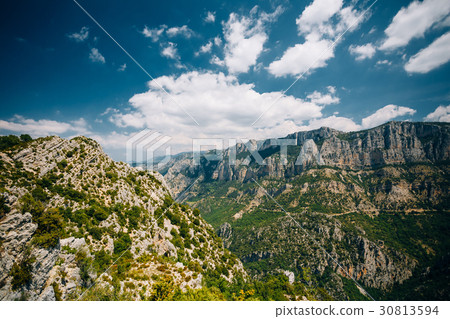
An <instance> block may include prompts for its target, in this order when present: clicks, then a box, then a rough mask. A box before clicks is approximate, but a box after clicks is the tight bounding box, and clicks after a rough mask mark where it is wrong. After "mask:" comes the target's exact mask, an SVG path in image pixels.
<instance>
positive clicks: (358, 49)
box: [348, 43, 376, 61]
mask: <svg viewBox="0 0 450 319" xmlns="http://www.w3.org/2000/svg"><path fill="white" fill-rule="evenodd" d="M348 50H349V52H350V53H351V54H353V55H355V56H356V57H355V60H356V61H362V60H365V59H370V58H372V57H373V56H374V54H375V52H376V48H375V47H374V46H373V45H372V44H371V43H367V44H364V45H351V46H350V47H349V48H348Z"/></svg>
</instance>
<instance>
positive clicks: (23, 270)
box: [9, 251, 34, 290]
mask: <svg viewBox="0 0 450 319" xmlns="http://www.w3.org/2000/svg"><path fill="white" fill-rule="evenodd" d="M33 262H34V258H32V257H31V256H30V253H29V252H28V251H27V252H26V253H25V256H24V258H23V259H22V261H21V262H20V263H18V264H17V263H15V264H14V265H13V267H12V268H11V271H10V273H9V274H10V275H11V276H12V281H11V285H12V289H13V290H17V289H19V288H21V287H23V286H25V285H28V284H29V283H30V282H31V279H32V270H33Z"/></svg>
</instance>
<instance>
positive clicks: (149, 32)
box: [142, 24, 167, 42]
mask: <svg viewBox="0 0 450 319" xmlns="http://www.w3.org/2000/svg"><path fill="white" fill-rule="evenodd" d="M166 29H167V26H166V25H165V24H162V25H160V26H159V28H153V29H150V28H149V27H147V26H145V27H144V29H143V30H142V34H143V35H144V37H146V38H150V39H151V40H152V41H153V42H157V41H158V40H159V38H160V37H161V35H162V34H163V33H164V31H165V30H166Z"/></svg>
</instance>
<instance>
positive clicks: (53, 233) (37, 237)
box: [33, 208, 64, 248]
mask: <svg viewBox="0 0 450 319" xmlns="http://www.w3.org/2000/svg"><path fill="white" fill-rule="evenodd" d="M36 221H37V224H38V228H37V230H36V233H35V234H34V238H33V241H34V243H36V244H38V245H39V246H41V247H44V248H49V247H54V246H56V245H57V244H58V242H59V238H60V237H61V235H62V234H63V229H64V223H63V218H62V217H61V215H60V214H59V211H58V210H56V209H53V208H52V209H49V210H48V211H47V212H44V213H43V214H42V215H41V216H39V217H38V218H37V219H36Z"/></svg>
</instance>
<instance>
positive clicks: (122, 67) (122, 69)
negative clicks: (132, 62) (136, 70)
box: [117, 63, 127, 72]
mask: <svg viewBox="0 0 450 319" xmlns="http://www.w3.org/2000/svg"><path fill="white" fill-rule="evenodd" d="M126 68H127V64H126V63H124V64H122V65H120V66H119V67H118V68H117V71H119V72H123V71H125V70H126Z"/></svg>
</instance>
